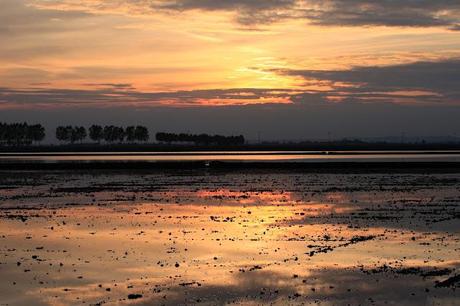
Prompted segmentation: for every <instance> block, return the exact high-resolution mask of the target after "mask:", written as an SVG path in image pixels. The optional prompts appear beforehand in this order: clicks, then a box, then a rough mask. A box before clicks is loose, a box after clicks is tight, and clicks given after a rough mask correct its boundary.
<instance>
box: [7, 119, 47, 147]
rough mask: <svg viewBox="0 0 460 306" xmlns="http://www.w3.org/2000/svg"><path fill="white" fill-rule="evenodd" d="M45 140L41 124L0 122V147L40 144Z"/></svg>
mask: <svg viewBox="0 0 460 306" xmlns="http://www.w3.org/2000/svg"><path fill="white" fill-rule="evenodd" d="M44 138H45V128H44V127H43V126H42V125H41V124H32V125H29V124H27V123H25V122H24V123H2V122H0V145H7V146H22V145H31V144H33V143H34V142H40V141H42V140H43V139H44Z"/></svg>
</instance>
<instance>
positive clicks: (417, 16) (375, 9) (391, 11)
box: [153, 0, 460, 30]
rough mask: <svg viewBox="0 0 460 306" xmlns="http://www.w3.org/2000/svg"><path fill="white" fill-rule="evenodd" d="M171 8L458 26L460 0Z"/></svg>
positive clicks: (291, 0) (324, 21)
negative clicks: (459, 0)
mask: <svg viewBox="0 0 460 306" xmlns="http://www.w3.org/2000/svg"><path fill="white" fill-rule="evenodd" d="M153 6H154V7H157V8H161V9H168V10H177V11H186V10H197V9H199V10H207V11H215V10H225V11H234V12H236V13H237V17H236V20H237V21H238V22H240V23H242V24H245V25H251V24H259V23H272V22H276V21H279V20H284V19H290V18H291V19H292V18H297V19H305V20H307V21H309V22H310V23H313V24H317V25H324V26H403V27H439V26H442V27H447V28H451V29H452V30H456V29H458V28H459V24H460V3H459V2H458V1H451V0H439V1H431V0H408V1H394V0H329V1H323V0H321V1H320V0H270V1H257V0H246V1H244V0H238V1H231V0H221V1H211V0H202V1H192V0H177V1H172V2H170V1H167V2H166V3H163V4H160V5H153Z"/></svg>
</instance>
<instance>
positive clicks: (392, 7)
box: [305, 0, 460, 29]
mask: <svg viewBox="0 0 460 306" xmlns="http://www.w3.org/2000/svg"><path fill="white" fill-rule="evenodd" d="M308 2H309V3H310V4H315V5H316V8H315V9H312V8H310V9H307V10H306V11H305V13H306V16H307V18H309V19H310V20H311V22H312V23H314V24H319V25H338V26H373V25H377V26H407V27H431V26H446V27H451V28H453V29H455V28H456V27H457V26H458V23H459V22H460V2H458V1H451V0H439V1H431V0H408V1H394V0H331V1H318V0H311V1H308Z"/></svg>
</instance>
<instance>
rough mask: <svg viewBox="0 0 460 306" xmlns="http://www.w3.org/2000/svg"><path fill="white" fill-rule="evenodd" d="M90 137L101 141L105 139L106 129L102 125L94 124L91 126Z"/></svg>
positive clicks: (98, 141)
mask: <svg viewBox="0 0 460 306" xmlns="http://www.w3.org/2000/svg"><path fill="white" fill-rule="evenodd" d="M89 138H91V140H93V141H96V142H97V143H100V142H101V140H103V139H104V129H103V128H102V126H100V125H94V124H93V125H92V126H90V128H89Z"/></svg>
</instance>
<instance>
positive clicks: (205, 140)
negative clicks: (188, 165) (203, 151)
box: [156, 133, 245, 145]
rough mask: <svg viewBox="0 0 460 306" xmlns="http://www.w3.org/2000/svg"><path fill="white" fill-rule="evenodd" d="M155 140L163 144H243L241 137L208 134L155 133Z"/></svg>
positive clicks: (243, 140) (242, 137)
mask: <svg viewBox="0 0 460 306" xmlns="http://www.w3.org/2000/svg"><path fill="white" fill-rule="evenodd" d="M156 140H157V141H159V142H163V143H172V142H188V143H194V144H197V145H242V144H244V143H245V139H244V136H243V135H239V136H221V135H208V134H199V135H195V134H183V133H182V134H174V133H157V134H156Z"/></svg>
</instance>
